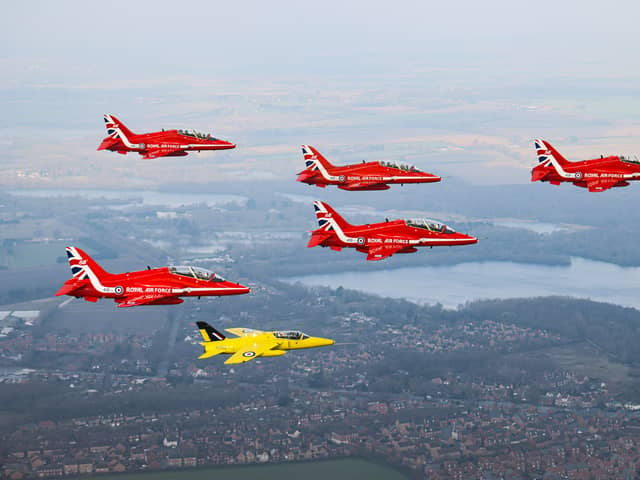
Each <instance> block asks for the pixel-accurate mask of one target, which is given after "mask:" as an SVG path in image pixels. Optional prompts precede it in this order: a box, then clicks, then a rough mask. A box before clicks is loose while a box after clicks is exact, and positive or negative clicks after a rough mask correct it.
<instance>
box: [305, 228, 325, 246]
mask: <svg viewBox="0 0 640 480" xmlns="http://www.w3.org/2000/svg"><path fill="white" fill-rule="evenodd" d="M329 238H331V234H330V233H327V232H313V234H312V235H311V238H310V239H309V243H307V248H313V247H316V246H318V245H321V244H322V243H324V242H325V240H328V239H329Z"/></svg>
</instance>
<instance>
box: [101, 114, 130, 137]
mask: <svg viewBox="0 0 640 480" xmlns="http://www.w3.org/2000/svg"><path fill="white" fill-rule="evenodd" d="M104 126H105V127H106V129H107V134H108V135H109V136H110V137H112V138H114V139H115V138H122V136H124V137H126V138H124V139H123V140H129V141H133V138H134V137H135V136H136V134H135V133H133V132H132V131H131V130H129V129H128V128H127V127H126V125H125V124H124V123H122V122H121V121H120V120H118V119H117V118H116V116H115V115H110V114H108V113H107V114H105V116H104Z"/></svg>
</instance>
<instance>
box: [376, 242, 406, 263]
mask: <svg viewBox="0 0 640 480" xmlns="http://www.w3.org/2000/svg"><path fill="white" fill-rule="evenodd" d="M403 248H405V247H402V246H391V245H388V246H387V245H380V246H377V247H369V250H367V260H383V259H385V258H387V257H390V256H391V255H393V254H394V253H397V252H399V251H400V250H402V249H403Z"/></svg>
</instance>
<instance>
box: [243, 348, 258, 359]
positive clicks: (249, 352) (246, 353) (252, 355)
mask: <svg viewBox="0 0 640 480" xmlns="http://www.w3.org/2000/svg"><path fill="white" fill-rule="evenodd" d="M242 356H243V357H249V358H251V357H255V356H256V352H252V351H251V350H249V351H248V352H244V353H243V354H242Z"/></svg>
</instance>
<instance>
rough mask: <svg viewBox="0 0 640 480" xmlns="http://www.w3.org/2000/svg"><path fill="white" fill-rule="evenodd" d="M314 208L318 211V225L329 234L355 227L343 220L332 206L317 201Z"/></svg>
mask: <svg viewBox="0 0 640 480" xmlns="http://www.w3.org/2000/svg"><path fill="white" fill-rule="evenodd" d="M313 208H314V210H315V211H316V218H317V219H318V225H319V226H320V229H322V230H325V231H327V232H329V231H332V230H337V229H340V230H343V229H345V228H351V227H352V226H353V225H351V224H350V223H349V222H347V221H346V220H345V219H344V218H342V217H341V216H340V214H339V213H338V212H336V211H335V210H334V209H333V208H331V205H329V204H328V203H325V202H321V201H320V200H316V201H315V202H313Z"/></svg>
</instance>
